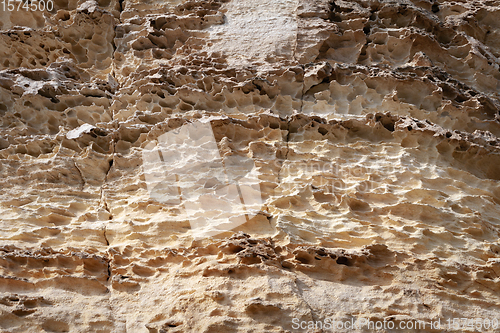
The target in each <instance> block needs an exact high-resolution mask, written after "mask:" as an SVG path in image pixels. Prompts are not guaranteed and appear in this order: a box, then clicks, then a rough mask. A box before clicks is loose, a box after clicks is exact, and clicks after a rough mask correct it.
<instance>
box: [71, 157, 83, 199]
mask: <svg viewBox="0 0 500 333" xmlns="http://www.w3.org/2000/svg"><path fill="white" fill-rule="evenodd" d="M73 164H74V165H75V168H76V170H77V171H78V175H79V177H80V179H81V188H80V189H81V190H82V191H83V189H84V188H85V178H84V177H83V174H82V170H80V168H79V167H78V165H77V164H76V161H75V160H73Z"/></svg>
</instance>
